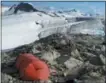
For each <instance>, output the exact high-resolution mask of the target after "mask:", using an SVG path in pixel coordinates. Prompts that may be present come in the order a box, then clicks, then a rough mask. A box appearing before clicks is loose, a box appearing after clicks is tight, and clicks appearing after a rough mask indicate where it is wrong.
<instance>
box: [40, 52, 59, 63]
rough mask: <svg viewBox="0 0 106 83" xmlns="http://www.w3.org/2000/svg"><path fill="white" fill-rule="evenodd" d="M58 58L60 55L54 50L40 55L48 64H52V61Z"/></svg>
mask: <svg viewBox="0 0 106 83" xmlns="http://www.w3.org/2000/svg"><path fill="white" fill-rule="evenodd" d="M59 56H60V53H58V52H57V51H56V50H50V51H44V52H42V54H41V58H42V59H44V60H46V61H48V62H53V60H55V59H56V58H58V57H59Z"/></svg>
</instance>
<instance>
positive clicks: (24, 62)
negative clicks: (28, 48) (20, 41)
mask: <svg viewBox="0 0 106 83" xmlns="http://www.w3.org/2000/svg"><path fill="white" fill-rule="evenodd" d="M16 67H17V69H18V70H19V72H20V76H21V78H22V79H23V80H48V77H49V74H50V72H49V68H48V66H47V64H46V63H45V62H43V61H41V60H39V59H38V58H37V57H35V56H34V55H32V54H29V53H24V54H20V55H19V57H18V58H17V61H16Z"/></svg>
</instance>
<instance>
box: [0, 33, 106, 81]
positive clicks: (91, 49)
mask: <svg viewBox="0 0 106 83" xmlns="http://www.w3.org/2000/svg"><path fill="white" fill-rule="evenodd" d="M21 52H28V53H32V54H34V55H35V56H37V57H39V58H40V59H41V60H44V61H45V62H46V63H47V64H48V65H49V67H50V68H52V69H55V70H56V71H57V73H56V74H54V75H51V76H50V79H49V81H48V83H105V73H106V69H105V65H106V63H105V58H106V55H105V43H104V37H103V36H91V35H82V34H79V35H75V34H74V35H73V34H71V35H62V34H53V35H50V36H48V37H46V38H42V39H40V40H38V41H35V42H33V43H31V44H27V45H24V46H21V47H18V48H16V49H14V50H11V51H8V52H2V57H1V61H2V64H1V66H2V67H1V68H2V69H1V70H2V74H1V75H2V83H37V82H36V81H35V82H32V81H22V80H21V79H20V77H19V72H18V71H17V70H16V68H15V66H14V65H15V61H16V57H17V56H18V55H19V54H20V53H21Z"/></svg>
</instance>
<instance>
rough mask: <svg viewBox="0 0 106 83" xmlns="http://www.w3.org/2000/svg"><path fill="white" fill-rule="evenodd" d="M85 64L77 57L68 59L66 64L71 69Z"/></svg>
mask: <svg viewBox="0 0 106 83" xmlns="http://www.w3.org/2000/svg"><path fill="white" fill-rule="evenodd" d="M82 64H83V62H82V61H80V60H77V59H75V58H72V57H71V58H70V59H68V60H67V61H66V62H65V63H64V65H65V66H66V67H67V68H68V69H69V70H72V69H73V68H75V67H77V66H81V65H82Z"/></svg>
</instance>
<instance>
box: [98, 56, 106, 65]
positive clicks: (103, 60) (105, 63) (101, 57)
mask: <svg viewBox="0 0 106 83" xmlns="http://www.w3.org/2000/svg"><path fill="white" fill-rule="evenodd" d="M99 58H100V60H101V62H102V63H103V64H104V65H106V62H105V61H106V57H105V56H103V55H102V54H101V55H100V56H99Z"/></svg>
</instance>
